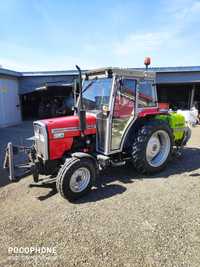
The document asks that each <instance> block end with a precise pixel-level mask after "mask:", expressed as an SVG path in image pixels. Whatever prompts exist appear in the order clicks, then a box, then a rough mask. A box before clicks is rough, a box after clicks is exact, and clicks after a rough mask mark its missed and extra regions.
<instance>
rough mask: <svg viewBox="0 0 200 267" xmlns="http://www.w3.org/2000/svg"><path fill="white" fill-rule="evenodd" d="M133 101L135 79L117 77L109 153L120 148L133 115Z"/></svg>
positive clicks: (134, 97)
mask: <svg viewBox="0 0 200 267" xmlns="http://www.w3.org/2000/svg"><path fill="white" fill-rule="evenodd" d="M135 103H136V79H131V78H123V79H119V81H118V83H117V90H116V94H115V99H114V106H113V113H112V122H111V142H110V153H115V152H118V151H120V150H121V147H122V141H123V137H124V135H125V133H126V130H127V129H128V127H129V125H130V124H131V122H132V121H133V120H134V117H135Z"/></svg>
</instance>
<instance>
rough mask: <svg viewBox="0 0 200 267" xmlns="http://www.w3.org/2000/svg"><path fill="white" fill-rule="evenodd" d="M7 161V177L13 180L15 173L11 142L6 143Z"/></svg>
mask: <svg viewBox="0 0 200 267" xmlns="http://www.w3.org/2000/svg"><path fill="white" fill-rule="evenodd" d="M8 161H9V179H10V180H11V181H13V180H15V173H14V159H13V145H12V143H8Z"/></svg>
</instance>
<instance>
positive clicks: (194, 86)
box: [189, 84, 196, 109]
mask: <svg viewBox="0 0 200 267" xmlns="http://www.w3.org/2000/svg"><path fill="white" fill-rule="evenodd" d="M195 89H196V84H194V85H193V87H192V91H191V95H190V103H189V105H190V106H189V108H190V109H191V108H192V106H193V104H194V95H195Z"/></svg>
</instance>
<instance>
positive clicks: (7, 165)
mask: <svg viewBox="0 0 200 267" xmlns="http://www.w3.org/2000/svg"><path fill="white" fill-rule="evenodd" d="M31 152H32V147H26V146H16V145H13V144H12V143H11V142H10V143H8V144H7V147H6V153H5V158H4V163H3V168H4V169H6V170H8V173H9V179H10V181H12V182H14V181H15V182H16V181H19V179H20V178H22V177H24V176H25V175H27V174H28V173H30V171H31V166H32V164H31V163H27V162H26V163H25V164H18V165H15V163H14V156H15V155H17V154H19V153H24V154H27V155H28V154H30V153H31ZM16 169H18V170H22V169H23V170H24V172H23V173H22V174H20V175H16V173H15V171H16Z"/></svg>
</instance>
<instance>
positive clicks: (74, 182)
mask: <svg viewBox="0 0 200 267" xmlns="http://www.w3.org/2000/svg"><path fill="white" fill-rule="evenodd" d="M77 68H78V67H77ZM78 70H79V97H78V99H77V103H76V106H75V108H74V115H73V116H68V117H60V118H55V119H46V120H40V121H35V122H34V123H33V127H34V145H33V146H32V147H31V148H18V150H20V149H21V150H23V151H26V152H27V153H28V155H29V159H30V164H29V166H31V171H32V173H33V178H34V181H35V182H38V178H39V175H40V174H41V175H47V176H56V184H57V190H58V192H59V193H60V194H61V195H62V197H64V198H66V199H68V200H70V201H73V200H75V199H77V198H79V197H81V196H83V195H84V194H86V193H87V192H89V191H90V190H91V188H92V186H93V185H94V184H95V179H96V177H97V176H98V174H99V171H101V170H102V169H104V168H106V167H108V166H121V165H124V164H126V163H127V162H131V163H132V164H133V168H135V169H136V170H137V171H138V172H141V173H151V174H152V173H156V172H159V171H161V170H162V169H163V168H164V167H165V166H166V165H167V163H168V160H169V158H170V156H171V154H172V150H173V147H178V148H179V147H182V146H184V145H185V144H186V143H187V141H188V139H189V137H190V130H189V128H188V127H186V125H185V120H184V117H183V116H182V115H178V114H176V113H169V112H168V110H167V109H163V108H160V107H159V104H158V102H157V91H156V84H155V73H153V72H150V71H134V70H127V69H118V68H104V69H98V70H93V71H89V72H87V73H85V74H84V79H83V81H82V74H81V71H80V69H79V68H78ZM13 148H14V150H15V151H16V150H17V147H14V146H12V144H11V143H10V144H9V145H8V149H7V157H6V160H5V167H9V169H10V178H11V179H14V173H13V170H14V164H13V157H12V155H13Z"/></svg>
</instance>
